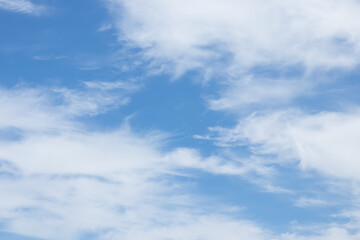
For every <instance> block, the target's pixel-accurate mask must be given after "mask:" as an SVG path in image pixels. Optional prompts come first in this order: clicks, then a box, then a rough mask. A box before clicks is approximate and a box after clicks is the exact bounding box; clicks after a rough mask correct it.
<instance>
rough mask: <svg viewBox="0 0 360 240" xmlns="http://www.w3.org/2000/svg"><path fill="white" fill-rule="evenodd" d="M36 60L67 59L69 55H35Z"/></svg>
mask: <svg viewBox="0 0 360 240" xmlns="http://www.w3.org/2000/svg"><path fill="white" fill-rule="evenodd" d="M33 58H34V59H35V60H39V61H56V60H62V59H66V58H69V57H68V56H63V55H60V56H46V55H43V56H41V55H40V56H34V57H33Z"/></svg>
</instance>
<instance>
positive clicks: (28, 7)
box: [0, 0, 46, 15]
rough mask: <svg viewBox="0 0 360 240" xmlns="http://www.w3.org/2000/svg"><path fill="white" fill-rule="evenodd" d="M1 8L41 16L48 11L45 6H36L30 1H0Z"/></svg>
mask: <svg viewBox="0 0 360 240" xmlns="http://www.w3.org/2000/svg"><path fill="white" fill-rule="evenodd" d="M0 8H2V9H5V10H8V11H12V12H19V13H26V14H31V15H39V14H42V13H43V12H44V11H45V10H46V8H45V7H44V6H41V5H36V4H34V3H32V2H31V1H29V0H0Z"/></svg>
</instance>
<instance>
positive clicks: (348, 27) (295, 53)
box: [106, 0, 360, 73]
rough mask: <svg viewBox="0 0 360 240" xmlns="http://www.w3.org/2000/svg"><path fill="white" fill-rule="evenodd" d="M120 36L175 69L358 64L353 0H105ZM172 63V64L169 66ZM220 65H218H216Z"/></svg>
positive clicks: (355, 9) (182, 70)
mask: <svg viewBox="0 0 360 240" xmlns="http://www.w3.org/2000/svg"><path fill="white" fill-rule="evenodd" d="M106 2H107V3H108V6H109V9H110V11H111V12H112V13H113V15H114V17H115V19H116V23H115V24H116V27H117V28H118V30H119V38H120V39H122V40H127V41H129V42H130V43H131V44H135V45H136V46H139V47H142V48H143V49H144V50H145V56H146V57H150V58H151V59H152V60H153V61H155V62H156V61H158V62H160V64H166V65H167V66H168V67H170V68H171V66H170V65H172V66H173V70H174V71H175V72H178V73H181V72H184V71H186V70H188V69H196V68H214V67H215V65H216V64H215V65H214V63H216V62H217V60H216V59H218V60H219V59H221V61H224V60H226V59H227V61H228V62H227V64H225V65H224V66H221V67H225V66H227V67H225V68H226V69H227V70H231V71H234V69H242V70H244V69H249V68H252V67H254V66H258V65H261V66H263V65H269V64H270V65H272V66H274V65H280V66H283V67H284V66H291V65H294V64H300V65H303V66H306V67H307V68H308V69H313V68H318V67H319V68H324V69H329V68H333V67H335V68H337V67H340V68H343V67H345V68H347V67H352V66H355V65H356V64H357V63H358V57H357V56H358V54H359V52H358V49H360V48H359V42H358V41H357V39H358V36H359V35H360V29H359V28H358V27H357V26H356V25H355V24H353V23H354V22H357V21H359V18H360V17H359V14H358V12H359V9H360V6H359V4H358V2H357V1H354V0H345V1H341V2H339V1H336V0H331V1H325V0H322V1H312V0H308V1H301V0H296V1H292V2H291V3H290V2H286V1H263V0H257V1H251V2H249V1H236V0H226V1H219V0H212V1H206V0H201V1H196V3H194V2H193V1H180V0H178V1H172V2H171V3H170V2H166V1H163V0H152V1H143V0H135V1H122V0H107V1H106ZM169 64H170V65H169ZM221 67H220V68H219V69H218V70H220V71H221Z"/></svg>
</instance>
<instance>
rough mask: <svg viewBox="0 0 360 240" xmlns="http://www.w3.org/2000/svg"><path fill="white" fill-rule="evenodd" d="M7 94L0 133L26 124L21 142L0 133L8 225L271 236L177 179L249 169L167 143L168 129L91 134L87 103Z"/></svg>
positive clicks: (124, 234)
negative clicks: (80, 118)
mask: <svg viewBox="0 0 360 240" xmlns="http://www.w3.org/2000/svg"><path fill="white" fill-rule="evenodd" d="M100 86H102V85H100ZM85 92H86V90H85ZM72 94H73V95H76V94H80V98H82V97H81V96H82V94H84V93H83V92H78V91H73V92H72ZM1 95H2V99H1V103H2V104H0V106H2V108H0V115H1V116H2V118H1V119H2V124H1V126H0V130H1V129H7V128H10V127H11V128H17V129H21V130H26V131H23V132H21V135H22V137H21V138H20V139H15V140H13V139H12V140H7V139H6V138H2V139H1V140H2V142H1V145H0V159H1V161H0V173H1V174H0V178H1V181H0V191H1V192H2V193H4V194H3V197H2V200H1V201H0V216H1V217H0V222H1V223H2V230H4V231H9V232H14V233H18V234H24V235H28V236H34V237H40V238H45V239H78V238H79V237H80V236H81V234H84V233H89V232H93V233H98V234H100V235H99V239H119V238H121V239H143V238H144V236H147V237H149V238H152V239H166V238H169V237H171V238H174V239H198V238H201V237H205V238H207V239H219V237H220V236H224V235H226V236H228V239H236V238H237V237H238V236H244V237H247V238H251V239H264V238H266V237H265V236H266V235H267V233H265V232H263V230H262V229H261V228H260V227H257V226H256V224H255V223H251V222H246V221H242V220H236V219H233V218H232V217H229V216H226V214H224V213H222V208H221V207H218V208H216V209H213V210H212V211H210V212H209V211H205V210H204V207H203V206H201V204H200V205H198V204H199V201H200V198H199V199H197V196H196V195H195V194H192V193H191V192H188V191H187V189H186V185H182V184H181V183H180V182H176V181H174V180H172V179H173V177H172V173H175V174H176V172H179V171H184V169H195V170H202V171H206V172H210V173H214V174H231V175H234V174H235V175H241V174H244V173H246V172H248V171H255V170H254V169H252V168H251V167H249V166H242V164H241V163H236V162H233V163H229V162H226V161H225V160H224V159H221V158H220V157H217V156H211V157H209V158H203V157H202V156H201V155H200V154H199V153H198V152H197V151H196V150H194V149H187V148H179V149H175V150H170V151H164V150H161V149H162V146H163V143H162V139H163V138H164V135H163V134H161V133H160V134H159V133H148V134H141V135H138V134H135V133H133V132H132V131H131V130H130V129H129V128H127V127H126V125H125V126H123V127H120V128H119V129H117V130H112V131H106V132H97V131H90V130H88V129H87V127H86V126H83V125H82V124H80V123H78V122H77V121H76V120H74V119H73V116H74V115H77V114H87V111H84V110H83V109H88V108H87V107H85V108H75V109H76V111H68V110H66V108H67V107H69V106H71V105H72V104H71V103H70V104H69V103H67V102H64V101H58V102H56V101H54V96H53V95H51V94H44V93H43V92H42V90H40V89H21V88H19V89H15V90H14V89H12V90H9V89H2V94H1ZM85 99H86V98H85ZM100 102H101V101H100ZM10 110H11V111H10ZM9 111H10V112H9ZM15 119H16V121H13V120H15ZM49 128H51V129H52V131H49ZM64 129H65V130H64ZM263 170H264V171H266V169H263ZM259 171H260V170H259ZM179 173H180V174H181V172H179ZM204 206H205V205H204ZM208 207H209V206H208ZM209 227H211V229H212V230H211V231H210V232H209V230H208V229H209Z"/></svg>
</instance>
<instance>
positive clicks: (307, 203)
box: [295, 197, 329, 208]
mask: <svg viewBox="0 0 360 240" xmlns="http://www.w3.org/2000/svg"><path fill="white" fill-rule="evenodd" d="M327 204H329V203H327V202H326V201H324V200H322V199H318V198H309V197H301V198H299V199H297V200H296V202H295V206H297V207H302V208H308V207H319V206H324V205H327Z"/></svg>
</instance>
